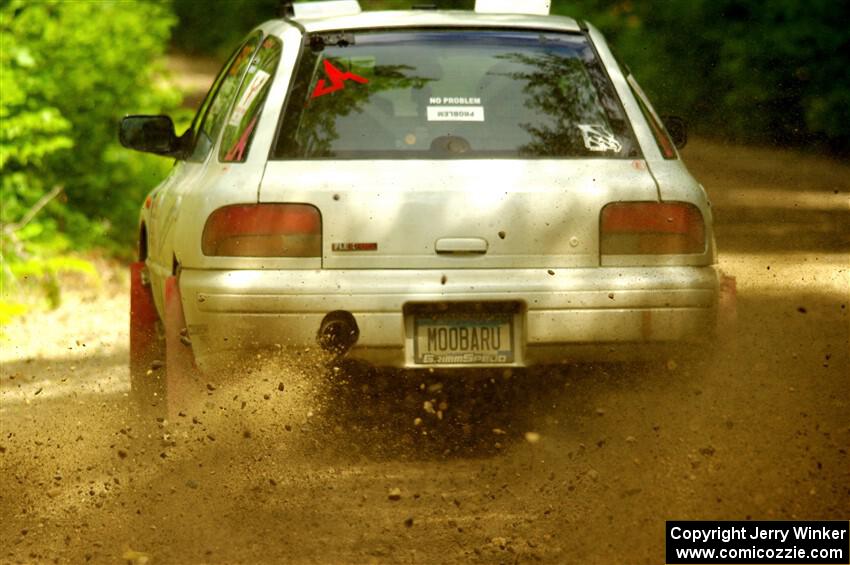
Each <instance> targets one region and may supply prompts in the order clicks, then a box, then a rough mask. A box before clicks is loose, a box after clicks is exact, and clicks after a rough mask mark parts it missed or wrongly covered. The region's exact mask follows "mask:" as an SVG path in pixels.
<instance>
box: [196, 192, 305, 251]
mask: <svg viewBox="0 0 850 565" xmlns="http://www.w3.org/2000/svg"><path fill="white" fill-rule="evenodd" d="M202 249H203V252H204V255H213V256H229V257H321V255H322V217H321V215H320V214H319V210H318V209H317V208H316V207H315V206H311V205H310V204H235V205H232V206H225V207H223V208H219V209H218V210H216V211H215V212H213V213H212V214H210V217H209V218H208V219H207V223H206V225H205V226H204V234H203V237H202Z"/></svg>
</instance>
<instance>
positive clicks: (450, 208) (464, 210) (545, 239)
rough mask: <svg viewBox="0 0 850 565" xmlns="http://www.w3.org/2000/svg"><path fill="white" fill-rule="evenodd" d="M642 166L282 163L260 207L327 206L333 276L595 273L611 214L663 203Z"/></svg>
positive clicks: (267, 180) (325, 235) (269, 176)
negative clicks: (602, 224) (603, 220)
mask: <svg viewBox="0 0 850 565" xmlns="http://www.w3.org/2000/svg"><path fill="white" fill-rule="evenodd" d="M636 165H637V166H636ZM640 165H641V164H640V161H635V162H632V161H624V160H615V159H612V160H600V159H575V160H569V161H558V160H531V161H511V160H499V161H489V160H487V161H485V160H470V161H457V160H442V161H408V160H402V161H358V160H351V161H333V162H328V161H298V162H286V161H278V162H271V163H269V165H268V167H267V169H266V173H265V175H264V178H263V182H262V186H261V189H260V201H261V202H290V203H306V204H311V205H313V206H315V207H316V208H318V210H319V212H320V215H321V224H322V266H323V267H324V268H327V269H387V268H399V269H430V268H433V269H438V268H439V269H450V268H538V267H539V268H547V269H548V268H563V267H589V266H596V265H598V264H599V212H600V209H601V208H602V207H603V206H604V205H605V204H606V203H608V202H610V201H612V200H654V199H655V198H656V195H657V192H656V187H655V183H654V181H653V179H652V177H651V176H650V174H649V173H648V172H647V170H646V167H644V166H640Z"/></svg>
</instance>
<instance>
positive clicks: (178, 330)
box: [165, 276, 199, 419]
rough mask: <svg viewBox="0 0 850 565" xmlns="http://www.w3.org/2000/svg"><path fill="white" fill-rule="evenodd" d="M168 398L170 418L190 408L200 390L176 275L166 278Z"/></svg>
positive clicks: (166, 387)
mask: <svg viewBox="0 0 850 565" xmlns="http://www.w3.org/2000/svg"><path fill="white" fill-rule="evenodd" d="M165 375H166V377H165V398H166V402H167V406H168V417H169V418H171V419H173V418H175V417H177V413H178V412H180V411H181V410H184V409H186V408H187V407H188V404H189V401H190V400H191V398H192V396H193V392H195V391H197V390H198V389H199V380H198V376H199V373H198V369H197V367H196V366H195V356H194V354H193V353H192V346H191V342H190V341H189V338H188V335H187V333H186V318H185V317H184V315H183V302H182V300H181V298H180V286H179V284H178V281H177V277H174V276H171V277H168V278H167V279H165Z"/></svg>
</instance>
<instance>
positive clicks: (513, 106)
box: [259, 29, 657, 269]
mask: <svg viewBox="0 0 850 565" xmlns="http://www.w3.org/2000/svg"><path fill="white" fill-rule="evenodd" d="M279 131H280V134H279V136H278V139H277V140H276V142H275V145H274V147H273V150H272V154H271V159H270V161H269V163H268V165H267V167H266V171H265V174H264V177H263V181H262V185H261V188H260V192H259V199H260V201H261V202H263V203H302V204H309V205H313V206H315V207H316V208H317V209H318V211H319V213H320V215H321V230H322V231H321V235H322V266H323V267H324V268H329V269H347V268H360V269H368V268H375V269H383V268H419V269H421V268H441V269H442V268H473V267H481V268H524V267H534V268H537V267H541V268H558V267H580V266H594V265H598V264H599V246H598V240H599V214H600V210H601V208H602V207H603V206H604V205H605V204H606V203H608V202H610V201H616V200H655V199H656V198H657V190H656V185H655V183H654V181H653V179H652V177H651V175H650V174H649V172H648V171H647V170H646V166H645V164H644V163H643V161H642V157H641V154H640V150H639V147H638V145H637V142H636V141H635V139H634V134H633V132H632V130H631V127H630V125H629V122H628V119H627V118H626V116H625V112H624V111H623V108H622V105H621V103H620V101H619V99H618V98H617V95H616V93H615V90H614V88H613V86H612V85H611V83H610V79H609V78H608V75H607V73H606V71H605V69H604V68H603V66H602V64H601V62H600V61H599V60H598V58H597V56H596V53H595V51H594V49H593V46H592V45H591V44H590V39H589V38H588V37H587V36H586V35H584V34H582V33H578V32H556V31H552V32H548V31H528V30H512V29H503V30H493V29H423V30H417V29H397V30H363V31H358V32H336V33H322V34H312V35H310V36H308V38H307V41H306V42H305V44H304V47H303V49H302V54H301V57H300V58H299V63H298V67H297V69H296V71H295V74H294V76H293V81H292V87H291V91H290V94H289V99H288V102H287V107H286V109H285V112H284V113H283V118H282V123H281V126H280V128H279Z"/></svg>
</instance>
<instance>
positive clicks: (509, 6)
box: [475, 0, 552, 16]
mask: <svg viewBox="0 0 850 565" xmlns="http://www.w3.org/2000/svg"><path fill="white" fill-rule="evenodd" d="M551 5H552V2H551V0H522V2H519V1H517V0H475V11H476V12H477V13H479V14H528V15H532V16H548V15H549V8H550V7H551Z"/></svg>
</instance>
